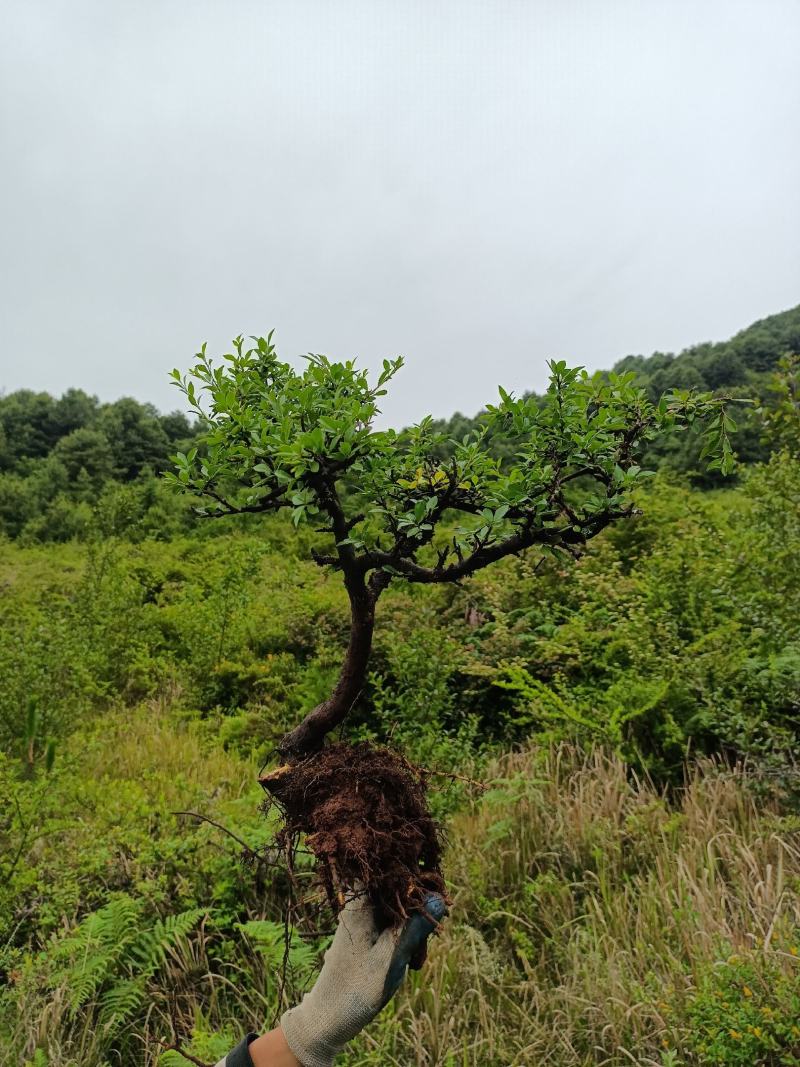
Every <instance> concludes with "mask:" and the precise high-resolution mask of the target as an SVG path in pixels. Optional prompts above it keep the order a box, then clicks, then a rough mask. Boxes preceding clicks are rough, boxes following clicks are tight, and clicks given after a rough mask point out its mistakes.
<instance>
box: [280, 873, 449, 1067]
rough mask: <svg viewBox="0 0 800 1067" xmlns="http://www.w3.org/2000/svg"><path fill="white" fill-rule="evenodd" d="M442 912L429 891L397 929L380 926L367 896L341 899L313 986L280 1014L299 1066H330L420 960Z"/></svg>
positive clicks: (440, 902) (442, 906) (442, 905)
mask: <svg viewBox="0 0 800 1067" xmlns="http://www.w3.org/2000/svg"><path fill="white" fill-rule="evenodd" d="M446 914H447V907H446V905H445V903H444V900H443V899H442V898H441V897H440V896H439V895H438V894H435V893H429V894H428V896H427V897H426V898H425V905H424V911H420V912H416V913H415V914H414V915H412V916H411V918H410V919H409V920H408V921H407V922H406V924H405V926H403V927H401V928H400V929H399V930H391V929H387V930H384V931H383V932H380V931H379V930H378V929H377V927H376V925H375V917H374V913H373V909H372V905H371V904H370V902H369V900H368V899H367V898H366V897H364V896H361V897H354V898H353V899H351V900H349V901H348V902H347V904H345V907H344V910H343V911H342V912H341V914H340V915H339V925H338V927H337V930H336V934H335V935H334V938H333V941H332V943H331V946H330V948H329V949H328V951H327V952H326V953H325V963H324V964H323V967H322V970H321V971H320V974H319V977H318V978H317V981H316V983H315V984H314V987H313V988H312V989H311V991H310V992H308V993H306V995H305V996H304V997H303V1000H302V1002H301V1003H300V1004H298V1005H297V1007H295V1008H290V1009H289V1010H288V1011H287V1012H285V1013H284V1015H283V1016H282V1018H281V1029H282V1030H283V1033H284V1036H285V1037H286V1041H287V1043H288V1045H289V1048H290V1049H291V1050H292V1052H293V1053H294V1055H295V1056H296V1057H297V1058H298V1059H299V1060H300V1062H301V1063H302V1064H303V1067H331V1064H332V1063H333V1060H334V1057H335V1056H336V1055H337V1053H339V1052H341V1051H342V1049H343V1048H344V1046H345V1045H346V1044H347V1042H348V1041H350V1040H351V1039H352V1038H354V1037H355V1036H356V1034H357V1033H359V1031H361V1030H363V1029H364V1027H365V1026H366V1025H367V1024H368V1023H370V1022H371V1021H372V1019H374V1018H375V1016H376V1015H377V1014H378V1012H379V1011H380V1010H381V1008H383V1007H384V1006H385V1005H386V1004H387V1003H388V1002H389V1000H391V998H392V995H393V994H394V992H395V990H396V989H397V987H398V986H399V985H400V983H401V982H402V980H403V978H404V976H405V973H406V970H407V969H408V967H409V966H411V967H412V968H414V969H415V970H417V969H419V968H420V967H421V966H422V964H423V962H424V960H425V949H426V942H427V939H428V936H429V934H430V933H431V932H432V931H433V930H434V929H435V928H436V927H437V926H438V925H439V923H440V922H441V921H442V919H443V918H444V917H445V915H446Z"/></svg>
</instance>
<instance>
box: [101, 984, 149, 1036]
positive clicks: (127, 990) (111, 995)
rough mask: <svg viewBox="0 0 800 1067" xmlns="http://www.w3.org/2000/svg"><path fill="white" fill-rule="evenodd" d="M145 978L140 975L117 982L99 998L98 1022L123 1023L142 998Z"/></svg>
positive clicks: (114, 1024)
mask: <svg viewBox="0 0 800 1067" xmlns="http://www.w3.org/2000/svg"><path fill="white" fill-rule="evenodd" d="M144 992H145V980H144V978H143V977H142V976H137V977H136V978H129V979H127V980H126V981H122V982H117V983H116V984H115V985H113V986H111V988H110V989H108V990H106V992H105V993H104V994H103V995H102V997H101V998H100V1022H101V1023H103V1024H104V1025H108V1026H118V1025H119V1024H120V1023H124V1022H125V1021H126V1020H128V1019H129V1018H130V1017H131V1015H133V1013H134V1012H135V1011H136V1009H137V1008H138V1007H139V1005H140V1004H141V1002H142V1000H143V999H144Z"/></svg>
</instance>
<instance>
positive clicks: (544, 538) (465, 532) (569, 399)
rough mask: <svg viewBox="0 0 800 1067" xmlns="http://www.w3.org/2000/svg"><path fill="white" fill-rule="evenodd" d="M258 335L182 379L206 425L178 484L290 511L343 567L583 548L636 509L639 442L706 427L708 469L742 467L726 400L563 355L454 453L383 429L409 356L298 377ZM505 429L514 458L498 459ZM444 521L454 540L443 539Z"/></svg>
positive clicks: (448, 564) (237, 509) (248, 506)
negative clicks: (534, 388) (660, 386)
mask: <svg viewBox="0 0 800 1067" xmlns="http://www.w3.org/2000/svg"><path fill="white" fill-rule="evenodd" d="M252 340H253V342H254V344H253V346H252V347H246V346H245V343H244V340H243V338H242V337H238V338H236V340H235V341H234V342H233V345H234V349H233V352H231V353H229V354H227V355H225V356H224V357H223V359H222V361H221V362H219V363H214V362H213V361H212V359H211V358H210V357H209V356H208V355H207V353H206V346H205V345H204V346H203V348H202V349H201V351H200V353H199V354H198V356H197V360H196V363H195V365H194V366H193V367H192V369H191V370H190V372H189V373H188V374H186V375H182V374H181V373H180V371H178V370H175V371H173V372H172V378H173V381H174V384H175V385H176V386H177V387H178V388H179V389H180V390H181V392H182V393H184V395H185V396H186V399H187V400H188V402H189V405H190V406H191V408H192V409H193V411H194V413H195V414H196V415H197V416H198V417H199V419H200V425H201V433H200V437H199V440H198V446H197V447H195V448H192V449H191V450H190V451H189V452H188V453H185V454H184V453H178V455H177V457H176V465H177V469H176V472H175V473H174V474H172V475H171V479H172V481H173V482H174V483H175V484H177V485H178V486H180V487H181V488H182V489H183V490H185V491H187V492H189V493H191V494H193V495H195V496H197V497H199V498H201V500H202V503H201V505H200V506H198V509H197V510H198V511H199V512H200V513H201V514H204V515H208V516H219V515H230V514H240V513H246V512H275V511H279V510H281V509H287V510H289V511H290V512H291V515H292V519H293V521H294V523H295V524H299V523H301V522H312V523H314V524H315V525H316V526H318V527H319V528H320V529H322V530H324V531H326V532H328V533H329V534H330V535H331V536H332V539H333V545H332V548H334V549H335V551H332V553H331V554H329V555H320V556H319V557H317V558H318V562H320V563H322V564H330V565H333V566H336V567H341V568H342V569H344V570H345V572H346V573H347V572H349V571H353V572H356V571H357V572H359V573H360V574H362V575H363V574H366V573H367V572H369V571H371V570H381V571H382V572H383V573H384V574H387V575H389V576H392V575H400V576H403V577H405V578H407V579H408V580H411V581H424V582H431V581H455V580H458V579H459V578H461V577H464V576H466V575H468V574H470V573H473V572H474V571H475V570H478V569H480V568H481V567H483V566H486V565H487V564H489V563H491V562H493V561H494V560H496V559H500V558H502V557H503V556H505V555H508V554H509V553H511V552H517V551H520V550H523V549H525V548H528V547H531V546H532V545H537V546H540V547H541V548H542V549H544V550H554V551H560V550H563V551H568V552H572V553H574V552H576V551H577V550H578V549H579V546H580V545H582V544H583V543H584V542H585V541H586V540H587V539H588V538H590V537H592V536H593V535H594V534H596V533H597V532H599V530H601V529H602V528H603V527H604V526H606V525H607V524H608V523H609V522H611V521H613V520H614V519H617V518H619V517H622V516H624V515H627V514H629V513H630V512H631V510H632V504H631V501H630V494H631V491H632V490H633V489H634V488H635V487H636V485H638V484H639V482H640V481H641V479H642V478H643V477H645V476H646V474H647V472H646V471H644V470H642V469H641V468H640V466H639V465H638V464H637V455H638V452H639V449H640V448H641V446H642V444H643V443H644V442H646V441H648V440H651V439H653V438H655V437H658V436H660V435H662V434H664V433H668V432H670V431H672V430H674V429H675V428H677V427H679V426H682V425H687V424H690V423H692V422H695V421H700V422H702V423H703V426H704V430H703V433H704V439H705V447H704V456H705V458H707V460H708V465H709V467H711V468H716V469H719V470H721V471H722V472H723V473H729V472H730V471H731V470H732V469H733V466H734V458H733V450H732V447H731V443H730V440H729V433H730V431H732V430H733V429H735V426H734V423H733V421H732V419H731V417H730V415H729V414H728V412H727V410H726V407H725V400H724V399H720V398H715V397H714V396H713V395H712V394H711V393H695V392H692V391H686V390H684V391H680V390H678V391H674V392H672V393H669V394H667V395H665V396H663V397H661V399H660V400H658V401H657V402H653V401H651V400H650V399H649V398H648V396H647V393H646V392H645V390H644V389H642V388H640V387H638V386H636V385H635V384H634V377H635V375H634V373H633V372H626V373H621V374H611V375H608V376H600V375H594V376H592V375H589V374H588V373H587V372H586V371H585V370H584V369H583V368H582V367H577V368H569V367H567V365H566V363H564V362H562V361H551V362H550V363H549V368H550V381H549V385H548V388H547V391H546V393H545V394H544V395H543V396H535V395H530V396H525V397H515V396H513V395H512V394H509V393H507V392H506V391H505V390H504V389H502V388H501V389H500V397H499V402H498V403H497V404H494V405H491V404H490V405H487V408H486V412H485V414H484V416H483V417H482V419H481V420H480V424H479V426H478V427H477V428H476V429H474V430H473V431H471V432H470V433H468V434H466V435H465V436H464V437H463V438H462V439H461V440H459V441H455V442H449V448H448V449H447V451H448V453H450V456H449V458H447V459H442V458H441V456H442V454H443V447H442V446H443V445H444V444H446V443H447V442H446V441H445V439H444V438H443V436H442V434H441V433H440V432H439V431H437V430H436V429H435V428H434V426H433V420H432V419H431V418H425V419H423V420H422V421H421V422H420V423H418V424H417V425H415V426H412V427H411V428H409V429H407V430H403V431H400V432H397V431H395V430H391V429H377V428H376V427H375V419H376V416H377V415H378V414H379V407H378V404H379V401H380V398H381V397H382V396H384V395H385V393H386V388H385V387H386V386H387V385H388V383H389V382H390V381H391V379H392V378H393V377H394V375H395V374H396V373H397V372H398V371H399V370H400V368H401V366H402V365H403V361H402V359H401V358H398V359H394V360H388V359H387V360H384V362H383V368H382V370H381V371H380V373H379V374H378V375H377V378H376V379H375V380H374V381H370V377H369V375H368V373H367V371H365V370H363V369H361V368H359V367H357V366H356V365H355V363H354V361H352V360H348V361H346V362H333V361H331V360H329V359H328V358H326V357H325V356H321V355H309V356H307V357H306V360H305V365H304V366H303V367H302V369H301V370H296V369H295V368H294V367H292V366H291V365H290V364H289V363H285V362H282V361H281V360H280V359H279V358H278V356H277V354H276V351H275V347H274V345H273V343H272V333H270V334H269V336H267V337H266V338H265V337H257V338H253V339H252ZM498 436H499V437H502V438H503V439H505V441H506V442H508V443H509V444H510V445H511V446H512V452H511V454H512V457H513V458H512V460H511V461H506V462H501V461H499V460H498V459H496V458H493V456H492V455H491V454H490V451H489V448H488V445H489V442H490V441H491V440H492V439H494V438H497V437H498ZM506 451H507V450H506ZM443 520H444V523H443ZM451 520H454V521H451ZM442 523H443V526H442V528H443V529H446V537H445V538H444V539H442V538H439V539H435V536H434V535H435V534H436V531H437V526H440V524H442Z"/></svg>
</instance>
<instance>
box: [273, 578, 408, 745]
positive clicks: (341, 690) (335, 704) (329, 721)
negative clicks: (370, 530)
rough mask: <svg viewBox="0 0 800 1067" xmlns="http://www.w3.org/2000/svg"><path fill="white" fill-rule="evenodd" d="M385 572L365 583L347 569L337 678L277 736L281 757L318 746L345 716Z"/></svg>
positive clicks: (362, 674) (363, 667)
mask: <svg viewBox="0 0 800 1067" xmlns="http://www.w3.org/2000/svg"><path fill="white" fill-rule="evenodd" d="M388 581H389V579H388V575H387V576H385V577H384V576H382V575H379V574H377V573H376V574H374V575H373V576H372V579H371V580H370V582H369V584H367V582H366V581H365V580H364V577H363V575H361V574H355V573H352V572H351V573H350V574H346V576H345V585H346V586H347V592H348V595H349V597H350V640H349V642H348V645H347V652H346V653H345V657H344V662H343V664H342V668H341V670H340V672H339V678H338V680H337V682H336V685H335V687H334V689H333V692H332V693H331V695H330V696H329V697H328V698H327V700H323V701H322V703H321V704H318V705H317V706H316V707H315V708H314V709H313V710H312V711H310V712H309V713H308V715H306V717H305V719H303V721H302V722H301V723H300V724H299V725H298V726H296V727H295V728H294V729H293V730H290V731H289V733H287V734H285V735H284V737H283V738H282V739H281V743H280V745H279V746H278V750H279V752H280V754H281V756H282V758H283V759H286V760H293V759H294V760H296V759H298V758H300V757H302V756H306V755H310V754H311V753H312V752H316V751H318V750H319V749H320V748H322V744H323V742H324V740H325V736H326V734H329V733H330V732H331V731H332V730H335V729H336V727H337V726H338V725H339V724H340V723H341V722H342V721H343V720H344V719H345V717H346V716H347V714H348V712H349V711H350V709H351V708H352V706H353V704H355V702H356V700H357V699H358V696H359V694H360V692H361V690H362V689H363V687H364V682H365V681H366V677H367V665H368V663H369V655H370V652H371V650H372V634H373V631H374V629H375V602H376V601H377V599H378V597H379V596H380V593H381V591H382V589H384V588H385V586H386V585H387V584H388Z"/></svg>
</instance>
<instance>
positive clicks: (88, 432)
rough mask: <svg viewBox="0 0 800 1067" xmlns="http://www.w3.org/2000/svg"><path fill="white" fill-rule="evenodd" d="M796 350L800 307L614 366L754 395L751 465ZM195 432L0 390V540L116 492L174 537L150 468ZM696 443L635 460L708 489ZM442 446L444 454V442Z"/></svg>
mask: <svg viewBox="0 0 800 1067" xmlns="http://www.w3.org/2000/svg"><path fill="white" fill-rule="evenodd" d="M798 357H800V305H798V307H795V308H792V309H791V310H789V311H784V312H781V313H780V314H777V315H771V316H769V317H768V318H766V319H762V320H760V321H759V322H756V323H754V324H753V325H752V326H749V327H748V328H747V329H745V330H742V331H741V332H740V333H737V334H736V336H735V337H732V338H731V339H730V340H729V341H724V342H721V343H718V344H711V343H705V344H699V345H694V346H692V347H691V348H687V349H685V350H684V351H683V352H681V353H679V354H678V355H674V354H672V353H668V352H655V353H653V355H651V356H641V355H629V356H625V357H624V359H621V360H619V362H617V363H616V364H615V366H614V368H613V370H612V372H611V373H616V374H625V373H633V374H635V376H636V381H637V383H638V384H640V385H641V386H642V387H643V388H645V389H646V390H647V392H648V394H649V396H650V398H651V399H652V400H655V399H657V398H658V397H659V396H661V395H662V394H663V393H665V392H669V391H670V390H674V389H692V388H694V389H699V390H713V391H715V392H722V393H727V394H728V395H730V396H734V397H743V398H748V399H749V400H751V401H753V402H754V403H753V404H752V405H751V406H749V407H747V408H743V409H742V410H743V414H744V417H743V418H742V419H740V425H739V432H738V433H737V434H736V437H735V439H734V444H735V448H736V451H737V454H738V456H739V459H740V460H741V461H742V462H744V463H755V462H762V461H764V460H766V459H768V457H769V455H770V452H771V450H772V448H771V444H770V440H769V435H765V433H764V427H765V422H764V418H763V410H762V411H760V409H770V408H775V406H776V404H778V403H779V402H781V396H782V392H781V390H782V389H784V388H785V387H784V386H780V385H776V377H777V376H779V374H780V373H781V371H780V368H781V366H784V367H785V366H787V365H788V364H789V363H791V361H792V360H793V359H794V360H796V359H797V358H798ZM479 418H480V414H479V415H476V416H475V417H469V416H466V415H462V414H460V413H456V414H454V415H453V416H451V418H449V419H446V420H445V419H442V420H438V421H437V423H436V424H435V425H436V426H437V427H438V428H439V429H440V430H441V431H442V433H443V436H446V437H451V438H452V437H455V438H457V439H460V438H461V437H463V435H464V434H466V433H467V432H469V430H470V429H471V428H472V427H473V426H474V425H475V423H476V422H477V420H478V419H479ZM198 429H199V427H198V426H197V424H196V423H193V422H192V421H190V419H189V418H188V417H187V416H186V415H185V414H184V413H183V412H181V411H173V412H171V413H170V414H168V415H162V414H160V413H159V412H158V411H157V409H156V408H155V407H154V406H153V405H152V404H142V403H140V402H138V401H137V400H133V399H131V398H130V397H124V398H122V399H121V400H117V401H115V402H114V403H108V404H103V403H100V401H99V400H98V399H97V397H95V396H90V395H89V394H87V393H85V392H83V390H81V389H69V390H67V392H65V393H64V394H63V396H61V397H59V398H55V397H52V396H50V395H49V394H48V393H37V392H33V391H31V390H27V389H22V390H19V391H17V392H14V393H9V394H8V395H6V396H2V395H0V536H1V535H3V534H5V536H7V537H11V538H17V537H20V536H21V537H22V538H23V539H24V540H28V541H40V540H41V541H66V540H70V539H71V538H73V537H81V536H83V535H84V533H85V531H86V529H87V527H88V524H89V522H90V519H91V514H92V511H93V509H94V508H95V506H96V504H97V502H98V500H99V499H100V498H101V497H102V496H103V495H104V494H106V495H107V494H108V493H109V492H112V491H114V490H115V489H120V490H121V491H122V493H123V495H125V493H126V492H127V497H126V500H127V503H126V508H127V509H128V510H130V509H131V508H132V509H133V512H134V513H135V514H137V515H138V516H139V520H141V522H143V523H144V526H143V527H142V528H143V529H144V530H146V532H148V533H150V534H153V533H159V532H160V533H161V534H162V535H163V536H169V535H170V534H171V533H174V532H175V530H176V529H177V528H185V527H186V526H187V524H188V525H191V523H192V522H193V519H192V514H191V512H189V511H188V509H187V507H186V505H185V504H180V503H178V502H176V501H173V500H172V499H171V498H170V496H169V494H168V493H167V492H166V491H165V490H164V487H163V486H162V485H161V482H160V479H159V478H158V477H157V476H158V475H159V474H160V472H161V471H163V470H165V469H166V468H168V467H170V466H171V457H172V456H174V455H175V454H176V453H177V452H184V453H185V452H188V450H189V449H190V447H191V445H192V442H193V440H194V438H195V436H196V434H197V431H198ZM513 447H514V446H513V445H511V444H510V443H509V442H506V441H504V440H502V439H500V438H498V439H497V440H495V442H494V445H493V448H494V452H495V454H496V455H498V456H500V457H503V456H504V455H505V454H506V453H508V454H509V455H510V451H509V450H513ZM701 447H702V445H701V442H700V436H699V433H698V434H691V433H689V434H681V435H677V436H675V437H674V438H672V439H671V440H668V441H666V442H663V443H661V444H658V445H651V446H648V450H647V451H646V452H645V453H644V455H643V456H642V462H643V464H644V465H646V466H649V467H654V468H657V469H671V470H674V471H677V472H679V473H681V474H686V475H689V476H690V478H691V479H692V481H693V482H694V484H696V485H697V486H699V487H703V488H708V487H713V486H714V485H716V484H718V482H719V477H718V476H717V475H715V474H713V473H708V472H707V471H706V470H705V466H706V465H705V463H703V462H702V461H701V458H700V451H701ZM442 451H443V455H444V454H446V446H445V445H443V446H442ZM125 487H127V490H126V488H125ZM112 510H113V509H112ZM148 516H149V518H148Z"/></svg>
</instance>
